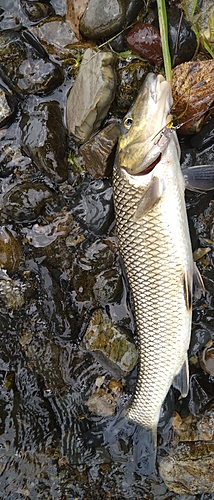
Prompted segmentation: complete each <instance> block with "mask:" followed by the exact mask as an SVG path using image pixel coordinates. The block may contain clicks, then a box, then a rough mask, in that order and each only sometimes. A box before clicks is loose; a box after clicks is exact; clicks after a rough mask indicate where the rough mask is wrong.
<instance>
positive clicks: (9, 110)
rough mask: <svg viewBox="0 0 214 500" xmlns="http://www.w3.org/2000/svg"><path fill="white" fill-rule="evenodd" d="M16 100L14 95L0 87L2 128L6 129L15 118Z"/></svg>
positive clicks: (0, 122)
mask: <svg viewBox="0 0 214 500" xmlns="http://www.w3.org/2000/svg"><path fill="white" fill-rule="evenodd" d="M15 111H16V100H15V98H14V97H13V95H12V93H9V92H8V91H7V90H6V89H4V88H3V87H1V86H0V127H4V126H5V125H6V124H7V123H8V122H9V121H10V120H11V119H12V118H13V116H14V114H15Z"/></svg>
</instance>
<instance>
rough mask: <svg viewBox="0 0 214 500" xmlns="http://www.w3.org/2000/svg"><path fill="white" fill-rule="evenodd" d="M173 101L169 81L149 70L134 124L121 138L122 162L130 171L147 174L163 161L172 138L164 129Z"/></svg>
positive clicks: (137, 104) (138, 101)
mask: <svg viewBox="0 0 214 500" xmlns="http://www.w3.org/2000/svg"><path fill="white" fill-rule="evenodd" d="M172 102H173V100H172V95H171V86H170V84H169V82H167V81H166V80H165V78H164V77H163V76H162V75H155V74H154V73H149V74H148V75H147V77H146V79H145V81H144V84H143V87H142V89H141V91H140V93H139V95H138V97H137V99H136V101H135V103H134V106H133V110H132V120H133V123H132V126H131V128H130V130H128V132H126V133H124V135H122V136H121V138H120V141H119V150H118V157H119V164H120V165H121V166H122V167H123V168H124V169H125V170H126V171H127V173H129V174H132V175H138V174H140V175H142V174H144V175H145V174H146V173H149V172H150V171H151V170H152V169H153V168H154V167H155V165H156V164H157V163H158V162H159V161H160V158H161V153H162V152H163V151H164V150H165V148H166V146H167V144H168V143H169V140H170V133H169V131H168V133H167V134H166V133H165V130H166V125H167V123H168V119H167V117H168V116H169V114H170V109H171V106H172ZM127 117H129V113H127V115H126V119H127Z"/></svg>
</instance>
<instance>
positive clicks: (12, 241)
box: [0, 226, 22, 273]
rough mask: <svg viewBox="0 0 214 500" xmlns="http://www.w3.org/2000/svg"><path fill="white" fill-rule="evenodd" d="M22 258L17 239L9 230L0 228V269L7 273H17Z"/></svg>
mask: <svg viewBox="0 0 214 500" xmlns="http://www.w3.org/2000/svg"><path fill="white" fill-rule="evenodd" d="M21 257H22V247H21V243H20V241H19V239H18V237H15V236H14V235H13V233H11V231H10V230H9V229H7V228H6V227H4V226H1V227H0V268H3V269H6V271H8V272H9V273H11V272H13V271H17V270H18V268H19V264H20V261H21Z"/></svg>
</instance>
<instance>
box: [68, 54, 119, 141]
mask: <svg viewBox="0 0 214 500" xmlns="http://www.w3.org/2000/svg"><path fill="white" fill-rule="evenodd" d="M113 64H114V56H113V54H112V53H111V52H96V51H95V50H92V49H87V50H86V51H85V54H84V56H83V59H82V63H81V66H80V70H79V73H78V75H77V78H76V80H75V82H74V85H73V87H72V89H71V91H70V93H69V96H68V101H67V123H68V130H69V133H70V134H72V135H73V136H74V137H75V139H76V140H77V141H80V142H84V141H86V140H87V139H88V138H89V137H90V136H91V135H92V133H93V132H95V131H96V130H97V129H98V128H99V127H100V125H101V123H102V121H103V120H104V118H105V117H106V115H107V113H108V110H109V107H110V105H111V102H112V101H113V99H114V95H115V86H116V77H115V73H114V69H113Z"/></svg>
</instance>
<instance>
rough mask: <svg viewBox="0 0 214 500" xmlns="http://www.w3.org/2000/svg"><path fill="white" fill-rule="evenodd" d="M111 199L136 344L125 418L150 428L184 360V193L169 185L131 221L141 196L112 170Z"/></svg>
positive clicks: (187, 252)
mask: <svg viewBox="0 0 214 500" xmlns="http://www.w3.org/2000/svg"><path fill="white" fill-rule="evenodd" d="M113 184H114V198H115V212H116V223H117V231H118V238H119V249H120V253H121V256H122V258H123V262H124V266H125V270H126V274H127V277H128V281H129V284H130V288H131V291H132V295H133V300H134V313H135V320H136V327H137V335H138V344H139V368H138V379H137V384H136V390H135V394H134V397H133V399H132V400H131V403H130V404H129V406H128V408H127V413H126V414H127V418H128V419H130V420H133V421H135V422H138V423H139V424H141V425H143V426H144V427H146V428H154V427H155V426H156V425H157V423H158V419H159V412H160V408H161V405H162V403H163V401H164V399H165V397H166V395H167V392H168V390H169V388H170V385H171V384H172V382H173V379H174V377H175V375H177V374H178V373H179V372H180V370H181V368H182V365H183V363H184V362H185V359H186V353H187V349H188V346H189V340H190V332H191V307H190V308H188V307H187V302H186V297H185V286H184V282H185V276H186V275H187V276H188V275H190V277H191V276H192V272H193V269H192V267H193V261H192V251H191V243H190V238H189V230H188V223H187V217H186V209H185V201H184V195H183V193H180V192H179V189H178V188H177V186H176V185H174V186H173V185H172V186H170V191H169V195H167V193H166V196H164V201H160V202H158V204H157V205H156V206H155V207H153V208H152V209H151V210H149V212H148V213H146V214H145V216H144V217H142V218H141V219H140V220H138V221H137V220H135V213H136V207H137V206H138V204H139V202H140V200H141V197H142V192H141V191H140V189H139V188H135V187H134V186H132V185H130V184H129V183H127V184H125V183H124V182H121V176H120V174H119V169H117V168H116V167H115V169H114V179H113Z"/></svg>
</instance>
